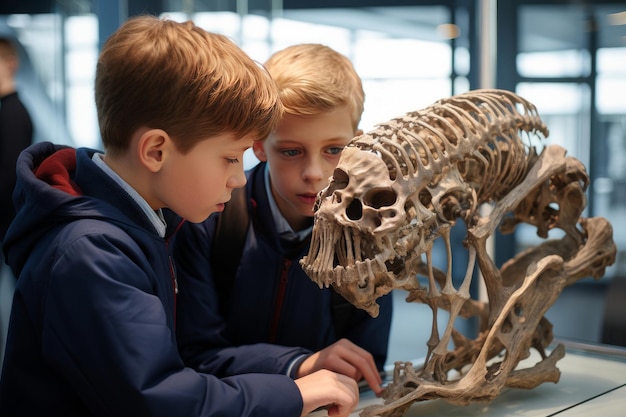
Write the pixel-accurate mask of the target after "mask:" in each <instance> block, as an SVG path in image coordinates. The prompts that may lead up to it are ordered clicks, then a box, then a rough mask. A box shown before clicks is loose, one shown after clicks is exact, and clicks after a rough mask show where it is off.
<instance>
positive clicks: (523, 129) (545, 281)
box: [301, 90, 616, 417]
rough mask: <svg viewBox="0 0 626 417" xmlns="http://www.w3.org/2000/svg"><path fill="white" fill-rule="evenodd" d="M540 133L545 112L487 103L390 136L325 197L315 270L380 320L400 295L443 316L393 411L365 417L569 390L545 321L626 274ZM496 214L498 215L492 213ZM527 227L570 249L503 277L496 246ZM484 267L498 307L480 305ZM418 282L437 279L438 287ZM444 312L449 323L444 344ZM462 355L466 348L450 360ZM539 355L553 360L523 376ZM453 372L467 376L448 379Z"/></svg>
mask: <svg viewBox="0 0 626 417" xmlns="http://www.w3.org/2000/svg"><path fill="white" fill-rule="evenodd" d="M536 134H540V135H542V136H544V137H545V136H547V135H548V131H547V128H546V126H545V125H544V123H543V122H542V120H541V118H540V117H539V115H538V113H537V111H536V108H535V106H534V105H532V104H531V103H529V102H528V101H526V100H524V99H523V98H521V97H519V96H517V95H516V94H514V93H512V92H508V91H503V90H477V91H472V92H469V93H466V94H462V95H459V96H454V97H450V98H447V99H443V100H440V101H438V102H436V103H434V104H433V105H431V106H429V107H428V108H426V109H424V110H421V111H415V112H410V113H407V114H405V115H404V116H402V117H398V118H395V119H392V120H390V121H389V122H387V123H384V124H381V125H378V126H377V127H376V128H375V129H374V130H373V131H371V132H369V133H367V134H365V135H362V136H359V137H356V138H354V139H353V140H352V141H351V143H350V145H349V146H348V147H346V148H345V149H344V151H343V152H342V156H341V159H340V161H339V164H338V165H337V168H336V170H335V172H334V174H333V177H332V178H331V181H330V183H329V185H328V187H327V188H326V189H325V190H324V191H322V192H321V193H320V195H319V196H318V201H317V207H316V213H315V225H314V228H313V235H312V242H311V246H310V250H309V254H308V255H307V256H305V257H304V258H303V259H302V261H301V264H302V267H303V269H304V270H305V272H306V273H307V274H308V275H309V276H310V277H311V279H312V280H314V281H315V282H317V283H318V285H320V286H329V285H333V286H334V287H335V289H337V290H338V291H339V292H340V293H341V294H342V295H343V296H344V297H345V298H346V299H348V300H349V301H350V302H351V303H353V304H354V305H355V306H357V307H360V308H363V309H364V310H366V311H368V312H369V313H370V314H371V315H373V316H376V315H377V314H378V305H377V304H376V303H375V300H376V299H377V298H379V297H380V296H382V295H384V294H387V293H388V292H389V291H391V290H392V289H394V288H402V289H404V290H407V291H408V292H409V296H408V298H407V301H416V302H422V303H425V304H427V305H429V307H430V308H431V310H432V312H433V317H432V326H433V331H432V333H431V337H430V339H429V341H428V343H427V345H428V355H427V357H426V360H425V363H424V366H423V367H422V369H421V370H420V371H419V372H416V371H415V370H414V369H413V367H412V364H411V363H410V362H407V363H396V369H395V371H394V381H393V383H392V384H390V386H389V387H388V388H387V389H386V391H385V394H384V398H385V404H384V405H380V406H374V407H372V408H369V409H366V410H365V411H364V412H363V413H362V416H364V417H371V416H386V417H399V416H402V415H403V414H404V412H405V411H406V410H407V408H408V407H409V406H410V404H411V403H412V402H414V401H421V400H426V399H432V398H443V399H445V400H446V401H449V402H452V403H455V404H468V403H469V402H473V401H489V400H491V399H493V398H494V397H495V396H497V395H498V394H499V393H500V391H501V390H502V388H504V387H505V386H508V387H518V388H533V387H535V386H537V385H539V384H541V383H543V382H548V381H552V382H557V381H558V378H559V371H558V369H557V368H556V366H555V363H556V362H557V361H558V360H559V359H560V358H561V357H562V356H563V354H564V353H563V349H562V347H559V348H557V349H555V350H554V351H553V353H552V354H551V355H550V356H549V357H548V356H547V355H546V353H545V351H544V349H545V348H546V347H547V346H548V344H549V343H550V341H551V340H552V331H551V325H550V323H549V322H548V321H547V320H546V319H545V318H543V315H544V313H545V311H547V309H548V308H549V307H550V306H551V305H552V303H553V302H554V301H555V300H556V298H557V297H558V295H559V294H560V292H561V290H562V289H563V287H564V286H566V285H570V284H572V283H573V282H576V281H577V280H579V279H581V278H584V277H587V276H593V277H595V278H600V277H601V276H602V275H603V274H604V271H605V267H606V266H608V265H611V264H612V263H613V262H614V261H615V252H616V248H615V244H614V243H613V240H612V228H611V225H610V224H609V223H608V222H607V221H606V220H605V219H603V218H591V219H586V218H581V217H580V216H581V214H582V212H583V210H584V207H585V205H586V199H585V196H584V192H585V190H586V187H587V185H588V182H589V178H588V176H587V173H586V172H585V169H584V166H583V165H582V164H581V163H580V162H579V161H578V160H576V159H575V158H572V157H567V156H566V151H565V150H564V149H563V148H561V147H559V146H556V145H551V146H548V147H545V148H543V149H542V151H541V152H540V153H537V152H536V150H535V148H534V147H533V146H531V140H530V137H531V135H536ZM520 135H522V136H524V137H525V139H526V142H525V141H524V140H522V138H521V137H520ZM484 203H488V204H489V205H490V206H491V210H490V211H489V213H487V214H484V213H483V212H482V211H481V206H482V205H484ZM459 219H460V220H462V221H463V222H465V225H466V228H467V236H466V238H465V240H464V242H465V244H466V247H467V250H468V265H467V267H466V271H465V275H464V278H463V281H462V283H461V284H460V285H459V286H458V288H455V286H454V285H453V282H452V256H453V253H452V247H451V229H452V228H453V227H454V226H455V224H456V222H457V221H458V220H459ZM518 223H526V224H529V225H532V226H535V227H536V228H537V234H538V236H540V237H542V238H547V237H548V231H549V230H551V229H553V228H559V229H561V230H563V231H564V232H565V236H564V237H563V238H562V239H561V240H558V241H546V242H544V243H542V244H541V245H539V246H538V247H536V248H532V249H530V250H528V251H526V252H523V253H521V254H519V255H517V256H516V257H515V258H513V259H511V260H509V261H508V262H507V263H505V265H503V266H502V267H501V268H498V267H496V265H495V264H494V262H493V260H492V259H491V258H490V255H489V253H488V251H487V243H486V242H487V239H488V238H489V237H490V236H492V235H493V234H494V232H495V230H496V228H497V227H500V228H501V230H503V231H505V232H511V231H513V230H514V228H515V225H516V224H518ZM437 239H442V240H443V241H444V243H445V247H446V251H447V258H448V259H447V266H446V267H445V268H443V269H442V270H440V269H438V268H436V267H435V266H434V265H433V263H432V250H433V244H434V242H435V240H437ZM423 257H425V261H424V259H423ZM476 265H477V266H478V268H479V270H480V276H481V278H482V279H483V280H484V283H485V286H486V289H487V296H488V303H484V302H482V301H478V300H473V299H471V297H470V293H469V288H470V283H471V282H472V281H473V278H474V275H475V266H476ZM417 275H421V276H424V277H426V278H428V285H427V286H425V287H424V286H422V285H421V284H420V282H419V281H418V280H417V279H416V276H417ZM477 279H478V278H477ZM439 309H444V310H447V311H448V312H449V313H450V319H449V321H448V325H447V326H446V328H445V329H443V331H441V332H440V331H439V329H438V328H437V312H438V310H439ZM458 316H462V317H478V319H479V321H480V333H479V334H478V335H477V337H476V338H475V339H474V340H471V339H468V338H465V337H463V336H461V335H460V334H458V333H457V332H456V331H455V329H454V322H455V320H456V318H457V317H458ZM451 342H453V343H454V349H452V350H448V346H449V344H450V343H451ZM531 347H532V348H535V349H536V350H537V351H539V353H540V355H541V357H542V359H543V360H542V361H541V362H539V363H538V364H536V365H535V366H534V367H532V368H530V369H524V370H522V371H518V370H516V367H517V365H518V364H519V362H520V361H521V360H522V359H523V358H526V357H527V356H528V355H529V352H528V351H529V349H530V348H531ZM498 357H500V361H499V362H498V361H496V362H493V360H494V359H495V358H498ZM469 365H471V367H470V368H469V371H467V373H463V371H462V370H463V369H464V368H465V367H467V366H469ZM451 370H458V371H461V376H460V377H457V378H455V379H449V372H450V371H451Z"/></svg>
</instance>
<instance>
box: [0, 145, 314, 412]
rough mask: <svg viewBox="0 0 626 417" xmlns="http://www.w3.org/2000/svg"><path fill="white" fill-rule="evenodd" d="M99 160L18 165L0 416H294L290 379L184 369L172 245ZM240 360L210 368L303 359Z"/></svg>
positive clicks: (65, 157) (81, 153)
mask: <svg viewBox="0 0 626 417" xmlns="http://www.w3.org/2000/svg"><path fill="white" fill-rule="evenodd" d="M94 152H95V151H92V150H88V149H78V150H74V149H72V148H64V147H60V146H55V145H52V144H50V143H39V144H35V145H33V146H31V147H30V148H28V149H27V150H26V151H24V152H23V153H22V154H21V155H20V158H19V160H18V181H17V188H16V194H15V203H16V207H17V209H18V212H17V216H16V218H15V220H14V222H13V223H12V224H11V226H10V228H9V230H8V233H7V236H6V239H5V242H4V251H5V254H6V258H7V260H8V263H9V265H10V266H11V267H12V269H13V271H14V273H15V275H16V276H17V277H18V281H17V284H16V291H15V295H14V299H13V307H12V313H11V319H10V320H11V321H10V326H9V334H8V340H7V349H6V356H5V359H4V366H3V370H2V377H1V380H0V415H2V416H7V417H8V416H46V415H50V416H65V417H68V416H83V417H84V416H115V417H120V416H132V417H138V416H151V417H155V416H167V417H172V416H218V415H219V416H233V417H235V416H237V417H239V416H299V415H300V413H301V411H302V398H301V396H300V393H299V391H298V388H297V386H296V385H295V383H294V381H293V380H292V379H291V378H289V377H288V376H285V375H269V374H266V375H261V374H249V375H241V376H234V377H227V378H223V379H218V378H217V377H215V376H213V375H208V374H202V373H198V372H196V371H195V370H192V369H191V368H189V367H185V366H184V364H183V361H182V360H181V358H180V355H179V353H178V349H177V346H176V339H175V331H174V322H175V307H176V303H177V300H176V297H175V291H174V283H175V275H174V273H173V272H172V271H174V269H173V268H171V258H170V246H169V244H168V240H167V239H163V238H162V237H160V236H159V234H158V233H157V231H156V230H155V228H154V226H153V225H152V224H151V223H150V222H149V220H148V218H147V216H146V215H145V214H144V213H143V212H142V211H141V209H140V208H139V206H138V205H137V204H136V202H135V201H134V200H133V199H132V198H131V197H130V196H129V195H128V194H127V193H126V192H125V191H123V190H122V189H121V188H120V187H119V185H118V184H117V183H116V182H115V181H114V180H113V179H111V178H110V177H109V176H108V175H107V174H106V173H105V172H103V171H102V170H101V169H100V168H99V167H98V166H96V165H95V164H94V163H93V162H92V160H91V157H92V155H93V153H94ZM35 170H36V172H37V174H35V173H34V172H35ZM52 184H54V185H52ZM240 353H241V356H240V357H236V356H233V355H228V354H222V353H220V352H219V350H215V351H213V353H212V354H211V355H207V360H210V361H211V363H212V364H214V365H215V366H217V367H219V368H220V369H221V370H222V371H223V374H224V375H227V374H229V375H232V374H236V373H240V372H269V371H275V370H277V369H278V370H282V369H283V368H284V367H286V366H287V364H288V363H290V362H291V360H292V359H293V358H294V357H297V356H299V355H300V354H301V353H302V352H301V350H299V349H284V350H283V351H282V352H280V354H277V353H276V350H275V347H274V346H265V345H258V346H255V347H251V348H250V351H249V352H245V351H240ZM239 359H241V360H239ZM220 363H221V364H220Z"/></svg>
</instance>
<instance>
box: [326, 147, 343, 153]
mask: <svg viewBox="0 0 626 417" xmlns="http://www.w3.org/2000/svg"><path fill="white" fill-rule="evenodd" d="M341 151H343V146H336V147H332V148H328V149H326V152H328V153H329V154H331V155H337V154H340V153H341Z"/></svg>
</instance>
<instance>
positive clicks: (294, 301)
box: [173, 163, 392, 372]
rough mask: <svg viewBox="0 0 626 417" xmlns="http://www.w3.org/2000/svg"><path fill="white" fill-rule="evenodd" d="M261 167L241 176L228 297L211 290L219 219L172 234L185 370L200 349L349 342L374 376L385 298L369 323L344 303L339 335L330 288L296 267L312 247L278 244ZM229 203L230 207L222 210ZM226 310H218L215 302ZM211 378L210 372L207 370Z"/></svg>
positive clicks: (385, 322)
mask: <svg viewBox="0 0 626 417" xmlns="http://www.w3.org/2000/svg"><path fill="white" fill-rule="evenodd" d="M264 170H265V163H259V164H258V165H257V166H255V167H254V168H253V169H252V170H250V171H248V172H247V177H248V185H247V186H246V193H247V201H248V212H249V213H250V226H249V227H248V232H247V236H246V242H245V245H244V249H243V253H242V258H241V262H240V265H239V269H238V271H237V274H236V275H237V276H236V279H235V280H234V282H232V284H231V285H232V288H231V290H230V298H229V299H225V297H224V295H223V294H222V293H220V292H219V291H217V288H218V287H216V282H215V279H216V277H214V274H213V268H212V266H211V260H210V256H209V254H210V253H211V247H212V244H213V236H214V234H215V228H216V222H217V218H218V216H219V215H220V214H219V213H215V214H213V215H211V216H210V217H209V219H207V220H206V221H205V222H203V223H199V224H192V223H185V224H184V225H183V226H182V227H181V229H180V230H179V232H178V233H177V234H176V240H175V242H174V244H173V245H174V251H175V258H176V261H177V267H178V276H179V288H180V293H179V299H180V305H181V308H180V309H179V310H178V330H179V331H178V338H179V346H180V349H181V355H182V357H183V358H184V359H185V360H186V361H188V363H190V364H193V365H194V366H195V364H197V363H200V362H205V363H206V361H205V360H203V358H202V352H203V351H204V346H205V345H221V346H227V345H228V344H232V345H235V346H239V345H246V344H253V343H274V344H278V345H283V346H301V347H305V348H307V349H309V350H310V351H311V352H315V351H318V350H321V349H323V348H325V347H327V346H328V345H330V344H332V343H334V342H336V341H337V340H339V339H340V338H347V339H349V340H351V341H352V342H354V343H355V344H357V345H359V346H361V347H363V348H364V349H366V350H367V351H369V352H370V353H371V354H372V355H373V356H374V359H375V361H376V364H377V366H378V368H379V369H381V370H382V369H383V366H384V364H385V360H386V358H387V348H388V339H389V330H390V326H391V315H392V304H391V300H392V299H391V296H389V295H387V296H384V297H382V298H380V299H379V303H380V306H381V308H380V314H379V316H378V317H377V318H375V319H374V318H372V317H370V316H369V315H368V314H367V313H366V312H365V311H362V310H359V309H357V308H355V307H354V306H352V305H351V304H347V302H345V303H346V304H347V309H348V312H347V314H348V315H349V316H348V324H347V325H346V326H345V328H346V329H345V330H343V331H337V329H336V328H335V323H336V321H335V320H334V319H333V315H332V312H331V309H332V302H331V291H332V290H331V289H329V288H325V289H320V288H319V287H318V285H317V284H316V283H314V282H313V281H312V280H311V279H310V278H309V277H308V276H307V275H306V274H305V273H304V271H303V269H302V267H301V266H300V264H299V260H300V259H301V258H302V257H303V256H304V255H305V254H306V253H307V251H308V248H309V242H310V235H309V238H308V239H305V241H304V242H303V243H302V244H299V245H293V244H288V243H287V242H285V241H283V240H281V239H280V237H279V236H278V234H277V232H276V227H275V226H274V220H273V217H272V214H271V211H270V205H269V202H268V198H267V193H266V188H265V175H264ZM227 204H228V203H227ZM220 302H221V303H225V308H224V310H223V312H222V311H220V308H219V303H220ZM209 371H212V372H214V371H215V370H214V369H209Z"/></svg>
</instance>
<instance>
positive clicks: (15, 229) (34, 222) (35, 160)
mask: <svg viewBox="0 0 626 417" xmlns="http://www.w3.org/2000/svg"><path fill="white" fill-rule="evenodd" d="M95 152H96V151H95V150H92V149H87V148H79V149H74V148H71V147H68V146H63V145H54V144H52V143H49V142H42V143H37V144H34V145H32V146H30V147H29V148H27V149H26V150H25V151H23V152H22V153H21V154H20V156H19V158H18V160H17V165H16V171H17V182H16V186H15V191H14V193H13V201H14V204H15V208H16V216H15V219H14V220H13V222H12V223H11V225H10V227H9V229H8V231H7V234H6V236H5V240H4V242H3V250H4V253H5V257H6V261H7V263H8V264H9V265H10V266H11V268H12V269H13V272H14V273H15V275H16V276H19V272H20V271H21V269H22V267H23V265H24V263H25V262H26V260H27V258H28V255H29V253H30V252H31V250H32V249H33V247H34V246H35V245H36V244H37V242H38V241H39V240H40V239H41V238H42V237H43V235H45V234H46V233H48V232H49V231H50V230H51V229H54V228H55V227H58V226H59V225H61V224H65V223H68V222H70V221H76V220H79V219H81V218H89V219H103V220H107V221H108V222H114V223H118V224H119V223H122V224H129V227H132V226H130V224H131V223H130V222H129V221H128V215H127V214H125V213H124V212H123V210H127V209H128V208H131V209H130V211H131V215H132V212H135V217H137V218H139V219H141V218H144V220H143V222H144V223H145V224H146V227H151V226H150V225H149V222H148V220H147V219H145V216H144V215H141V214H140V209H139V208H138V207H137V205H136V204H135V203H134V202H133V201H132V199H131V197H130V196H128V195H126V196H125V197H126V198H125V199H124V198H122V200H125V201H120V197H113V196H114V195H116V196H119V193H114V192H111V189H112V187H117V185H116V184H115V181H114V180H113V179H111V178H110V177H109V176H108V175H107V174H105V173H104V172H103V171H102V170H101V169H100V168H98V167H97V166H95V164H94V163H93V162H92V160H91V158H92V156H93V154H94V153H95ZM114 198H117V199H118V201H112V200H113V199H114ZM140 221H141V220H140ZM135 222H136V219H135Z"/></svg>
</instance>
